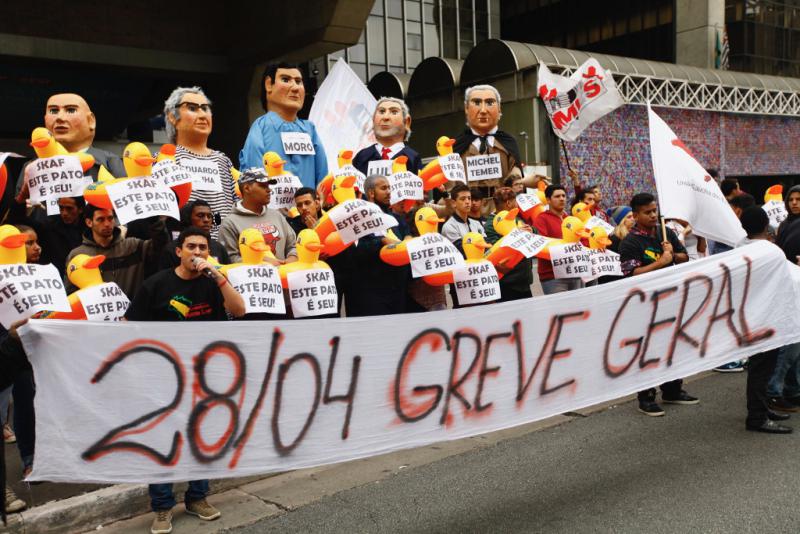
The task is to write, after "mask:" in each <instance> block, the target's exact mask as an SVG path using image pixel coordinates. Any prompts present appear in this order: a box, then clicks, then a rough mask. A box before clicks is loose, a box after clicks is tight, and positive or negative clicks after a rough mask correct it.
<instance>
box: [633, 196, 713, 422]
mask: <svg viewBox="0 0 800 534" xmlns="http://www.w3.org/2000/svg"><path fill="white" fill-rule="evenodd" d="M631 210H632V211H633V216H634V219H635V221H636V222H635V224H634V225H633V227H632V228H631V229H630V232H629V233H628V235H627V236H626V237H625V239H623V240H622V243H621V244H620V250H619V254H620V262H621V263H622V272H623V274H624V275H625V276H636V275H640V274H644V273H649V272H652V271H656V270H658V269H663V268H666V267H669V266H671V265H675V264H678V263H684V262H686V261H688V260H689V256H688V255H687V254H686V249H685V248H683V245H681V242H680V240H678V236H676V235H675V233H674V232H673V231H672V230H670V229H669V228H663V227H662V226H661V225H660V224H659V223H658V205H657V204H656V199H655V197H654V196H653V195H651V194H650V193H638V194H636V195H634V196H633V198H632V199H631ZM662 232H666V236H667V239H666V241H664V240H663V237H662V235H663V234H662ZM682 386H683V380H681V379H678V380H672V381H670V382H666V383H664V384H661V400H662V401H663V402H664V403H667V404H687V405H688V404H697V403H698V402H700V401H699V400H698V399H697V398H695V397H692V396H691V395H689V394H688V393H686V392H685V391H684V390H683V389H682ZM638 399H639V411H640V412H642V413H643V414H645V415H649V416H652V417H658V416H662V415H664V410H663V409H662V408H661V406H659V405H658V403H657V402H656V390H655V388H650V389H647V390H645V391H640V392H639V394H638Z"/></svg>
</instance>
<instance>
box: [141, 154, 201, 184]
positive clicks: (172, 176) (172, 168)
mask: <svg viewBox="0 0 800 534" xmlns="http://www.w3.org/2000/svg"><path fill="white" fill-rule="evenodd" d="M150 177H151V178H153V179H154V180H159V181H160V182H163V183H164V185H165V186H167V187H175V186H178V185H183V184H186V183H189V182H194V179H193V177H192V173H191V172H189V170H188V169H187V168H186V167H181V166H180V165H178V164H177V163H175V162H174V161H173V160H171V159H165V160H161V161H159V162H157V163H154V164H153V167H152V169H151V171H150Z"/></svg>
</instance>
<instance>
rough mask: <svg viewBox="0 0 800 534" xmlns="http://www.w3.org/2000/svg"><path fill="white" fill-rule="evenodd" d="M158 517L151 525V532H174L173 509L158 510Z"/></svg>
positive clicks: (163, 533) (158, 533)
mask: <svg viewBox="0 0 800 534" xmlns="http://www.w3.org/2000/svg"><path fill="white" fill-rule="evenodd" d="M155 514H156V517H155V518H154V519H153V524H152V525H150V534H169V533H170V532H172V510H156V512H155Z"/></svg>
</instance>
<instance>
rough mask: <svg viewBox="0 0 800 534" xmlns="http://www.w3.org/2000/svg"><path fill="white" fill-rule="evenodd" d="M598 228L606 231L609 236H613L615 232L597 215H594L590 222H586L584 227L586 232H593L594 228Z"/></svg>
mask: <svg viewBox="0 0 800 534" xmlns="http://www.w3.org/2000/svg"><path fill="white" fill-rule="evenodd" d="M598 226H599V227H601V228H602V229H603V230H605V231H606V234H607V235H611V234H612V233H613V232H614V227H613V226H611V225H610V224H608V223H607V222H605V221H604V220H603V219H601V218H600V217H598V216H597V215H592V216H591V217H590V218H589V220H588V221H586V224H584V225H583V227H584V228H586V230H591V229H592V228H596V227H598Z"/></svg>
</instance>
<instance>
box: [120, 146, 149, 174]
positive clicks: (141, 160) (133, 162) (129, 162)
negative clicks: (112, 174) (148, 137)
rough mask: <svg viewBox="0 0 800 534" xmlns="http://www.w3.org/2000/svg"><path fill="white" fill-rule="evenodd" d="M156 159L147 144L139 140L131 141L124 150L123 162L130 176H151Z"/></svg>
mask: <svg viewBox="0 0 800 534" xmlns="http://www.w3.org/2000/svg"><path fill="white" fill-rule="evenodd" d="M155 161H156V160H155V158H154V157H153V155H152V154H150V149H149V148H147V145H145V144H144V143H139V142H138V141H134V142H133V143H129V144H128V146H126V147H125V150H124V151H123V152H122V164H123V165H124V166H125V174H127V175H128V178H138V177H140V176H150V174H151V170H152V168H153V163H155Z"/></svg>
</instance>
